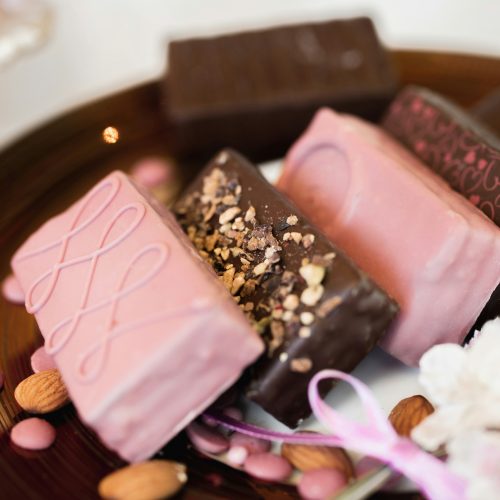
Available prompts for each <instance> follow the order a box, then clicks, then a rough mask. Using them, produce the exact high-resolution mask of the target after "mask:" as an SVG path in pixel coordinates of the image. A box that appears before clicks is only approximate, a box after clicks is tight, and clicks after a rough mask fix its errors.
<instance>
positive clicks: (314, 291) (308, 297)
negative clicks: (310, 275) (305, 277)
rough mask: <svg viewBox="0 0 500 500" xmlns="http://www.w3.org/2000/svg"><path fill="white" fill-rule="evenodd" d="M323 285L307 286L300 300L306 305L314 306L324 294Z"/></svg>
mask: <svg viewBox="0 0 500 500" xmlns="http://www.w3.org/2000/svg"><path fill="white" fill-rule="evenodd" d="M323 291H324V288H323V285H316V286H310V287H308V288H306V289H305V290H304V291H303V292H302V295H301V296H300V301H301V302H302V303H304V304H305V305H306V306H314V305H316V304H317V303H318V301H319V299H321V296H322V295H323Z"/></svg>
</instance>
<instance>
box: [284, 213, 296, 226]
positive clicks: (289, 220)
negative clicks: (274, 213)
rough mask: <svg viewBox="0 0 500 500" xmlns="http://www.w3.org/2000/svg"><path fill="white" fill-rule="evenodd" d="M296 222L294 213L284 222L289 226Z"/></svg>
mask: <svg viewBox="0 0 500 500" xmlns="http://www.w3.org/2000/svg"><path fill="white" fill-rule="evenodd" d="M297 222H299V218H298V217H297V216H296V215H289V216H288V217H287V219H286V223H287V224H288V225H289V226H295V224H297Z"/></svg>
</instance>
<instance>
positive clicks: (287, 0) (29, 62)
mask: <svg viewBox="0 0 500 500" xmlns="http://www.w3.org/2000/svg"><path fill="white" fill-rule="evenodd" d="M2 1H6V0H0V3H1V2H2ZM46 1H47V2H49V3H50V5H51V6H52V8H53V11H54V14H55V19H54V26H53V31H52V35H51V37H50V39H49V41H48V43H47V44H46V45H45V46H44V47H42V48H41V49H39V50H37V51H35V52H32V53H30V54H27V55H25V56H23V57H22V58H21V59H19V60H17V61H15V62H13V63H11V64H10V65H9V66H7V67H5V68H2V69H0V147H2V146H5V145H7V144H8V143H9V142H11V141H12V140H14V139H15V138H16V137H19V136H20V135H21V134H22V133H24V132H26V131H28V130H30V129H32V128H33V127H35V126H37V125H39V124H40V123H43V122H44V121H46V120H48V119H50V118H51V117H53V116H56V115H57V114H60V113H62V112H63V111H65V110H67V109H68V108H71V107H74V106H76V105H78V104H81V103H84V102H85V101H88V100H90V99H93V98H96V97H98V96H100V95H103V94H106V93H109V92H113V91H115V90H117V89H120V88H124V87H127V86H130V85H132V84H135V83H139V82H141V81H144V80H148V79H152V78H157V77H159V76H160V75H161V73H162V72H163V71H164V70H165V59H166V44H167V40H168V39H169V38H173V37H176V36H186V35H196V34H210V33H217V32H224V31H229V30H231V31H234V30H238V29H241V28H247V27H252V28H253V27H260V26H269V25H273V24H276V23H282V22H300V21H304V20H326V19H329V18H332V17H337V16H339V17H348V16H351V15H360V14H368V15H370V16H372V17H373V18H374V19H375V21H376V24H377V27H378V30H379V32H380V36H381V38H382V39H383V41H384V42H385V43H386V44H387V45H389V46H391V47H411V48H431V49H443V50H452V51H459V52H469V53H470V52H472V53H474V52H476V53H485V54H492V55H500V29H499V25H498V21H499V19H500V2H499V1H495V0H419V1H417V2H415V1H408V0H246V1H243V0H140V1H139V0H135V1H134V0H85V1H79V0H46ZM0 22H1V19H0ZM0 168H1V166H0Z"/></svg>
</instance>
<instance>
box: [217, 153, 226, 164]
mask: <svg viewBox="0 0 500 500" xmlns="http://www.w3.org/2000/svg"><path fill="white" fill-rule="evenodd" d="M228 158H229V156H228V154H227V153H226V151H222V153H220V154H219V156H217V158H216V159H215V163H218V164H219V165H223V164H224V163H226V162H227V160H228Z"/></svg>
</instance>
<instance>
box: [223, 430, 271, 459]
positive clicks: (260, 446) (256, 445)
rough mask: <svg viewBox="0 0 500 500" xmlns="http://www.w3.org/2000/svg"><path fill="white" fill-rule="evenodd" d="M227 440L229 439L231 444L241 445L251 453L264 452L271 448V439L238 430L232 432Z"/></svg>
mask: <svg viewBox="0 0 500 500" xmlns="http://www.w3.org/2000/svg"><path fill="white" fill-rule="evenodd" d="M229 440H230V441H231V446H242V447H243V448H246V449H247V451H248V453H250V454H251V455H252V454H254V453H264V452H266V451H269V450H270V449H271V441H267V440H265V439H259V438H255V437H252V436H247V435H246V434H241V433H239V432H235V433H234V434H232V435H231V437H230V438H229Z"/></svg>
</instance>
